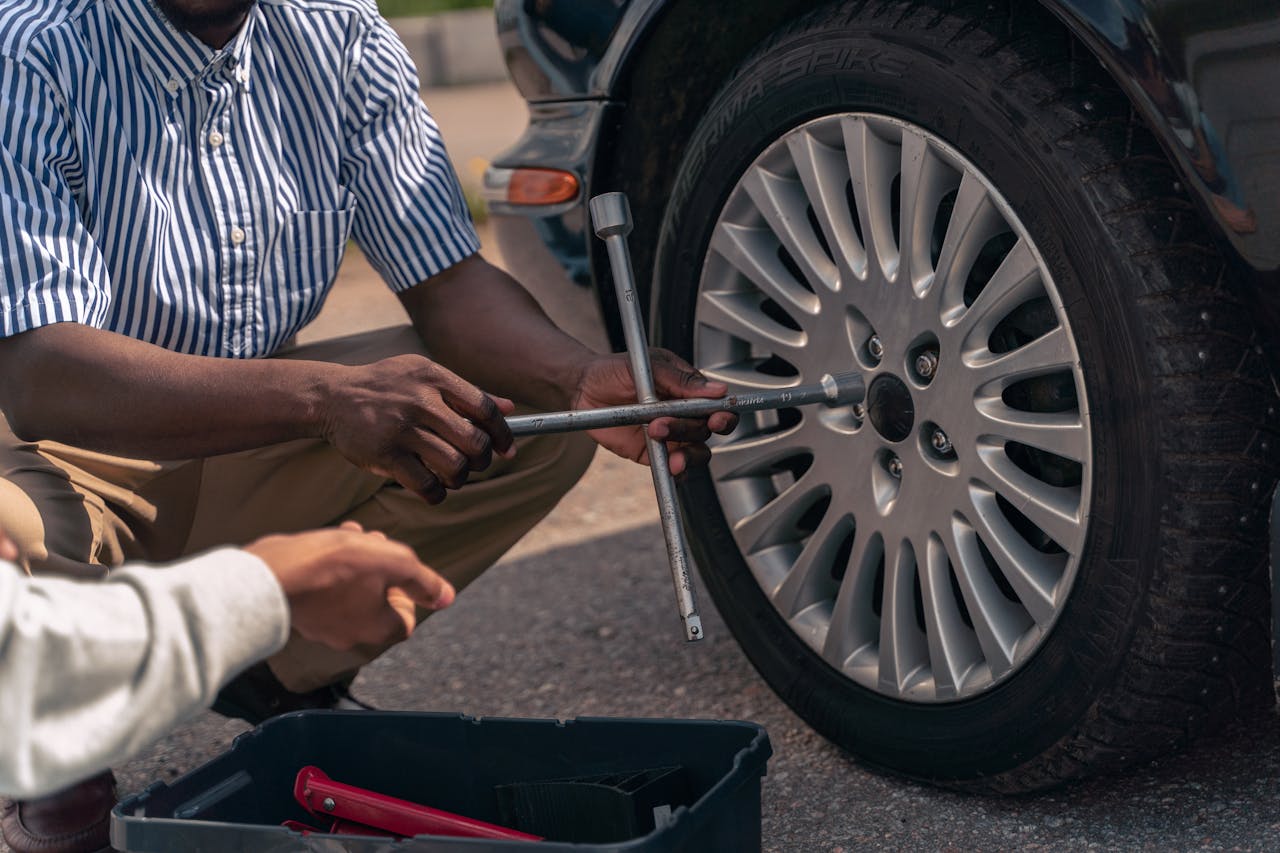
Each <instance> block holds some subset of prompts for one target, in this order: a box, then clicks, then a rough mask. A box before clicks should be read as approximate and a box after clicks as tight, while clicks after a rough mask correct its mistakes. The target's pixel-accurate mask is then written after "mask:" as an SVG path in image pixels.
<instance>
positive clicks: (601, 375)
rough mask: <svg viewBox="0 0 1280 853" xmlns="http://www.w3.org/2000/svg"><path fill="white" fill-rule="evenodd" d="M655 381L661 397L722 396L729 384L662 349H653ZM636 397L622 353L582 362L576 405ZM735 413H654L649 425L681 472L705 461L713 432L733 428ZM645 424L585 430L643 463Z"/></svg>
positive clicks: (601, 404) (592, 406) (620, 402)
mask: <svg viewBox="0 0 1280 853" xmlns="http://www.w3.org/2000/svg"><path fill="white" fill-rule="evenodd" d="M649 359H650V362H651V364H652V365H653V384H654V389H655V390H656V391H657V393H658V398H659V399H664V400H665V399H683V398H687V397H712V398H715V397H723V396H724V395H725V394H727V393H728V391H729V388H728V386H726V385H725V384H724V383H723V382H709V381H707V378H706V377H705V376H703V375H702V374H701V373H699V372H698V371H697V370H696V369H694V367H693V366H692V365H690V364H689V363H688V362H686V361H685V360H684V359H682V358H680V357H679V356H677V355H675V354H674V353H672V352H668V351H667V350H664V349H656V348H655V349H651V350H650V351H649ZM634 402H636V386H635V381H634V380H633V379H632V377H631V366H630V364H629V363H628V361H627V357H626V355H610V356H600V357H598V358H596V359H594V360H592V361H591V362H589V363H588V364H587V365H586V367H584V368H583V370H582V374H581V377H580V378H579V380H578V388H577V393H576V394H575V395H574V397H573V403H572V408H574V409H598V408H602V407H604V406H619V405H624V404H627V403H634ZM737 425H738V416H737V415H736V414H734V413H733V412H716V413H715V414H713V415H711V416H710V417H707V418H658V419H657V420H655V421H653V422H652V423H650V424H649V425H648V427H647V429H648V433H649V435H650V436H651V437H652V438H656V439H658V440H659V441H665V442H667V448H668V450H669V451H670V454H669V455H670V458H671V473H672V474H673V475H675V476H679V475H681V474H683V473H684V472H685V471H688V470H689V469H690V468H695V467H698V466H701V465H705V464H707V460H709V459H710V458H711V450H710V449H709V448H708V447H707V444H706V442H707V439H708V438H710V437H711V434H712V433H713V432H714V433H719V434H721V435H723V434H726V433H730V432H733V430H734V428H735V427H737ZM645 429H646V427H640V426H629V427H612V428H610V429H597V430H592V431H591V432H590V433H589V435H590V436H591V437H592V438H594V439H595V440H596V442H597V443H599V444H600V446H601V447H606V448H608V449H609V450H612V451H613V452H614V453H616V454H618V455H619V456H624V457H626V458H627V459H631V460H633V461H635V462H639V463H641V464H642V465H647V464H649V449H648V447H647V446H646V445H645Z"/></svg>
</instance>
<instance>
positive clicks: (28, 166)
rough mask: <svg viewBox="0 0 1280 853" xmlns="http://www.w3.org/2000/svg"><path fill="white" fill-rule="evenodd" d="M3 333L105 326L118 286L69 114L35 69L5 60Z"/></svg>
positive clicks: (0, 260)
mask: <svg viewBox="0 0 1280 853" xmlns="http://www.w3.org/2000/svg"><path fill="white" fill-rule="evenodd" d="M0 115H3V116H4V121H2V122H0V337H11V336H13V335H16V334H19V333H20V332H25V331H27V330H29V329H34V328H37V327H40V326H47V325H51V324H53V323H64V322H74V323H82V324H84V325H87V326H95V327H99V328H100V327H102V326H103V324H104V323H105V322H106V318H107V309H108V307H109V304H110V296H109V293H110V289H109V287H108V285H107V273H106V268H105V265H104V263H103V259H102V255H101V253H100V252H99V250H98V247H97V246H96V245H95V244H94V241H93V238H92V236H91V235H90V234H89V232H88V230H87V229H86V228H85V226H84V223H83V222H82V221H81V217H80V210H79V207H78V206H77V204H76V199H75V195H74V193H73V191H72V189H71V187H70V185H69V184H68V181H67V177H66V176H67V173H68V172H72V173H74V172H77V171H78V166H77V163H78V159H77V154H76V150H75V143H74V140H73V138H72V134H71V131H70V130H69V128H68V124H67V116H66V112H65V110H64V109H63V107H62V105H61V103H60V102H59V100H58V98H57V96H56V95H55V93H54V90H53V88H52V87H51V86H50V84H49V82H48V80H47V79H46V78H45V77H44V76H43V75H42V74H41V73H40V72H39V71H37V70H36V69H35V68H33V67H31V66H29V65H27V64H24V63H20V62H17V61H15V60H12V59H10V58H8V57H0Z"/></svg>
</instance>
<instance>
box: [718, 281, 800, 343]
mask: <svg viewBox="0 0 1280 853" xmlns="http://www.w3.org/2000/svg"><path fill="white" fill-rule="evenodd" d="M800 316H801V317H806V319H807V315H804V314H802V315H800ZM698 322H699V323H701V324H703V325H705V326H710V327H711V328H713V329H718V330H720V331H722V332H726V333H727V334H730V335H732V336H733V337H735V338H738V339H740V340H744V341H746V342H748V343H750V344H754V345H755V346H756V347H758V348H759V349H760V350H762V351H764V352H770V353H773V352H776V353H778V354H779V355H781V356H782V357H783V358H790V359H794V358H796V357H797V356H798V355H799V354H801V353H802V352H803V350H804V346H805V344H806V343H807V342H808V336H807V335H806V334H805V333H804V332H798V331H796V330H795V329H789V328H787V327H786V326H784V325H782V324H781V323H779V322H778V321H777V320H775V319H773V318H772V317H770V316H769V315H767V314H765V313H764V311H762V310H761V309H760V299H759V297H757V296H756V295H754V294H751V293H730V292H726V291H706V292H703V293H702V294H701V295H700V296H699V297H698Z"/></svg>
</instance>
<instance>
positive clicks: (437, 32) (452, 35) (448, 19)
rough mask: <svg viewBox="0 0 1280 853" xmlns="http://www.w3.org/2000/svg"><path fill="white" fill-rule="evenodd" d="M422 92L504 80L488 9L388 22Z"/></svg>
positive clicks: (504, 71) (505, 77)
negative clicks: (406, 52)
mask: <svg viewBox="0 0 1280 853" xmlns="http://www.w3.org/2000/svg"><path fill="white" fill-rule="evenodd" d="M390 22H391V26H392V28H394V29H395V31H396V32H397V33H398V34H399V36H400V39H401V41H403V42H404V44H405V47H407V48H408V49H409V56H411V57H412V58H413V62H414V64H415V65H416V66H418V77H419V78H420V80H421V82H422V86H423V88H430V87H432V86H458V85H463V84H467V83H494V82H497V81H500V80H505V79H507V66H506V63H504V62H503V60H502V50H501V49H500V48H499V47H498V35H497V29H496V24H495V23H494V18H493V10H492V9H460V10H458V11H456V12H442V13H440V14H439V15H431V16H430V17H422V18H391V19H390Z"/></svg>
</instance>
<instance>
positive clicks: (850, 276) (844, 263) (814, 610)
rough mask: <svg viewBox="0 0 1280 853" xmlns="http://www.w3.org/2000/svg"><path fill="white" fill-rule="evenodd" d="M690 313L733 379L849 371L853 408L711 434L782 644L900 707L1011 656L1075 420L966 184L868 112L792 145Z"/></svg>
mask: <svg viewBox="0 0 1280 853" xmlns="http://www.w3.org/2000/svg"><path fill="white" fill-rule="evenodd" d="M695 319H696V331H695V338H694V356H695V360H696V362H697V364H698V365H699V366H700V367H701V368H702V369H703V371H704V372H705V373H707V374H708V375H710V376H713V377H715V378H718V379H722V380H724V381H726V382H728V383H730V384H731V385H732V386H734V387H736V388H740V389H747V388H779V387H787V386H790V385H794V384H799V383H802V382H814V381H817V380H818V379H819V377H820V376H821V375H822V374H823V373H827V372H834V371H841V370H859V371H861V372H862V373H863V374H864V376H865V377H866V379H867V388H868V395H867V400H866V403H865V406H864V408H863V409H860V410H856V409H852V408H851V409H842V410H838V411H833V410H825V409H820V408H809V409H806V410H799V409H793V410H783V411H781V412H766V413H757V414H755V415H748V416H744V418H743V421H742V424H741V426H740V427H739V428H738V429H737V430H736V431H735V432H734V434H733V435H730V436H726V437H724V438H722V439H719V440H717V441H716V442H714V443H713V444H714V454H713V458H712V463H711V473H712V477H713V478H714V482H715V488H716V492H717V495H718V496H719V499H720V503H721V507H722V509H723V511H724V514H725V517H726V519H727V521H728V522H729V524H730V527H731V529H732V531H733V535H734V538H735V540H736V542H737V545H738V547H739V548H740V549H741V551H742V554H743V556H744V558H745V559H746V562H747V564H748V566H749V567H750V569H751V571H752V573H753V575H754V576H755V578H756V580H757V581H758V583H759V584H760V586H761V588H762V589H763V590H764V591H765V593H766V594H767V595H768V596H769V598H770V599H771V601H772V602H773V605H774V607H775V608H777V610H778V611H779V613H781V615H782V616H783V617H784V618H785V619H786V620H787V621H788V623H789V624H790V626H791V627H792V629H793V630H794V631H795V632H796V633H797V635H799V636H800V637H802V638H803V639H804V640H805V642H807V643H808V644H809V645H810V646H811V647H812V648H813V649H814V650H816V651H817V652H818V653H819V654H821V655H822V657H823V658H824V659H825V660H826V661H827V662H828V663H829V664H830V665H831V666H833V667H835V668H836V669H838V670H840V671H842V672H843V673H844V674H845V675H846V676H848V677H850V678H852V679H854V680H855V681H856V682H858V683H859V684H861V685H863V686H865V687H868V688H870V689H872V690H875V691H877V692H879V693H882V694H884V695H887V696H891V697H895V698H900V699H906V700H910V701H914V702H938V701H952V700H955V699H959V698H963V697H967V696H971V695H973V694H975V693H978V692H980V691H983V690H985V689H987V688H989V687H991V686H992V685H994V684H996V683H997V682H999V681H1001V680H1002V679H1005V678H1008V677H1009V676H1010V675H1012V674H1013V673H1015V672H1016V671H1017V670H1018V669H1019V667H1021V666H1022V665H1023V664H1025V663H1026V661H1027V660H1028V659H1029V658H1030V657H1031V655H1032V654H1033V653H1034V651H1035V650H1036V648H1037V647H1038V646H1039V644H1040V643H1041V641H1042V640H1043V639H1044V638H1045V637H1046V636H1047V635H1048V632H1049V630H1050V629H1051V628H1052V627H1053V625H1054V622H1055V621H1056V620H1057V618H1058V616H1059V614H1060V613H1061V612H1062V610H1063V608H1064V606H1065V605H1066V601H1067V598H1068V595H1069V593H1070V591H1071V586H1072V582H1073V580H1074V577H1075V574H1076V569H1077V566H1078V564H1079V560H1080V553H1081V549H1082V548H1083V546H1084V542H1085V535H1086V532H1087V527H1088V518H1089V485H1090V483H1089V480H1090V459H1091V448H1092V442H1091V439H1090V426H1089V408H1088V404H1087V400H1086V397H1085V387H1084V379H1083V374H1082V372H1081V369H1080V363H1079V356H1078V354H1077V351H1076V346H1075V341H1074V338H1073V336H1072V334H1071V330H1070V326H1069V324H1068V322H1067V317H1066V314H1065V313H1064V311H1063V306H1062V300H1061V298H1060V296H1059V294H1058V292H1057V290H1056V288H1055V287H1054V284H1053V281H1052V278H1051V276H1050V274H1049V271H1048V269H1047V268H1046V267H1045V265H1044V262H1043V261H1042V260H1041V258H1040V255H1039V253H1038V252H1037V250H1036V248H1035V246H1034V245H1033V243H1032V241H1031V239H1030V238H1029V236H1028V234H1027V232H1026V229H1025V228H1024V227H1023V226H1022V224H1021V223H1020V222H1019V221H1018V219H1017V217H1016V216H1015V215H1014V213H1013V211H1012V210H1011V209H1010V207H1009V205H1008V204H1007V203H1006V202H1005V201H1004V199H1003V198H1002V197H1001V196H1000V194H999V192H997V191H996V189H995V187H994V186H992V185H991V183H990V182H989V181H988V180H987V179H986V178H985V177H984V176H983V175H982V174H981V173H980V172H979V171H978V170H977V168H976V167H975V166H974V165H973V164H972V163H970V162H969V161H968V160H967V159H965V158H964V157H963V156H962V155H961V154H959V153H958V152H957V151H956V150H955V149H953V148H951V147H950V146H949V145H947V143H945V142H943V141H942V140H941V139H939V138H937V137H936V136H933V135H932V134H931V133H929V132H928V131H926V130H925V129H923V128H921V127H919V126H916V125H914V124H911V123H909V122H904V121H900V120H897V119H892V118H888V117H884V116H876V115H870V114H863V113H843V114H838V115H831V116H825V117H822V118H819V119H816V120H813V121H810V122H808V123H806V124H804V125H802V126H800V127H798V128H796V129H795V130H793V131H791V132H789V133H787V134H786V135H785V136H783V137H782V138H781V139H778V140H776V141H775V142H774V143H772V144H771V145H770V146H769V147H768V148H767V149H766V150H765V151H764V152H763V153H762V154H761V155H760V156H759V157H758V158H757V159H756V161H755V162H754V163H753V164H752V165H751V166H750V167H749V168H748V169H747V170H746V172H745V174H743V176H742V177H741V179H740V180H739V181H738V183H737V185H736V186H735V187H734V189H733V191H732V193H730V195H729V198H728V200H727V201H726V203H725V205H724V207H723V208H722V209H721V211H720V215H719V218H718V221H717V223H716V227H715V229H714V231H713V234H712V238H711V246H710V250H709V251H708V253H707V257H706V259H705V262H704V266H703V270H702V275H701V279H700V282H699V293H698V299H697V307H696V317H695ZM855 411H857V412H859V413H860V414H861V417H858V416H856V415H855Z"/></svg>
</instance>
